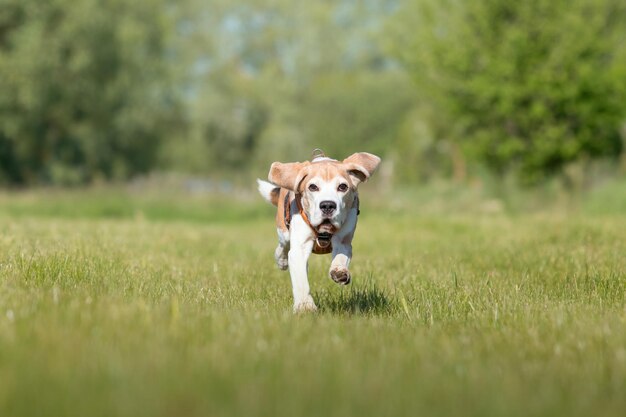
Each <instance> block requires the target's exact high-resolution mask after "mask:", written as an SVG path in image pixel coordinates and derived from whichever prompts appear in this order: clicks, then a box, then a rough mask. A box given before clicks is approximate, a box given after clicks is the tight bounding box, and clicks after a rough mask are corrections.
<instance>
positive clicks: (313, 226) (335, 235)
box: [257, 151, 381, 312]
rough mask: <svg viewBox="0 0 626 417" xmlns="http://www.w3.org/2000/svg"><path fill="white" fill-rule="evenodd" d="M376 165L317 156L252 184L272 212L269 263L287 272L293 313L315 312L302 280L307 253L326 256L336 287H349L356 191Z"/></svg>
mask: <svg viewBox="0 0 626 417" xmlns="http://www.w3.org/2000/svg"><path fill="white" fill-rule="evenodd" d="M380 161H381V159H380V158H379V157H377V156H376V155H372V154H370V153H367V152H359V153H355V154H353V155H351V156H349V157H348V158H346V159H344V160H343V161H337V160H335V159H331V158H327V157H326V156H324V154H323V153H321V151H320V152H319V153H317V154H314V157H313V160H312V161H310V162H309V161H306V162H291V163H281V162H274V163H273V164H272V166H271V168H270V172H269V175H268V179H269V182H267V181H262V180H260V179H259V180H257V182H258V188H259V192H260V193H261V195H262V196H263V198H265V199H266V200H267V201H268V202H270V203H272V204H273V205H275V206H276V207H277V213H276V227H277V231H278V246H277V247H276V251H275V253H274V258H275V259H276V264H277V265H278V267H279V268H280V269H282V270H286V269H289V274H290V275H291V285H292V289H293V298H294V304H293V309H294V312H302V311H315V310H317V307H316V305H315V302H314V301H313V298H312V297H311V294H310V290H309V281H308V277H307V269H308V268H307V266H308V259H309V256H310V255H311V253H315V254H326V253H332V262H331V264H330V270H329V275H330V277H331V278H332V279H333V281H335V282H336V283H338V284H342V285H347V284H349V283H350V281H351V275H350V271H349V270H348V267H349V266H350V259H351V258H352V238H353V237H354V231H355V229H356V224H357V218H358V215H359V195H358V191H357V188H358V186H359V184H361V183H362V182H365V181H367V180H368V179H369V178H370V177H371V176H372V174H374V172H375V171H376V168H378V165H379V164H380Z"/></svg>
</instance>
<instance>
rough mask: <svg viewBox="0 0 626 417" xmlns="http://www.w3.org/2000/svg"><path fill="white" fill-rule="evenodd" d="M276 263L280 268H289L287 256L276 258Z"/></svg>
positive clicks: (282, 269)
mask: <svg viewBox="0 0 626 417" xmlns="http://www.w3.org/2000/svg"><path fill="white" fill-rule="evenodd" d="M276 265H277V266H278V269H280V270H281V271H285V270H287V268H289V260H288V259H287V258H286V257H285V258H276Z"/></svg>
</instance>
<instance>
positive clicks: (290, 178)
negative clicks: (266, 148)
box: [267, 161, 311, 191]
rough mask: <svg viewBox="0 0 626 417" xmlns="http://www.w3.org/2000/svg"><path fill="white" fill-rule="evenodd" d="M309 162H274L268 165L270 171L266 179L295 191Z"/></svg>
mask: <svg viewBox="0 0 626 417" xmlns="http://www.w3.org/2000/svg"><path fill="white" fill-rule="evenodd" d="M309 165H311V163H310V162H308V161H307V162H290V163H287V164H283V163H282V162H274V163H273V164H272V166H271V167H270V173H269V174H268V176H267V179H268V180H269V181H270V182H271V183H272V184H275V185H278V186H279V187H282V188H286V189H288V190H291V191H297V190H298V187H299V186H300V183H301V182H302V181H303V180H304V178H305V177H306V175H307V173H308V170H307V169H306V168H307V167H308V166H309Z"/></svg>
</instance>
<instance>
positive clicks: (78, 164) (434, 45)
mask: <svg viewBox="0 0 626 417" xmlns="http://www.w3.org/2000/svg"><path fill="white" fill-rule="evenodd" d="M625 40H626V3H624V2H623V1H620V0H575V1H573V2H572V1H566V0H529V1H527V2H509V1H505V0H488V1H480V2H479V1H462V0H444V1H435V0H404V1H402V0H384V1H374V0H361V1H348V0H336V1H320V2H292V1H288V0H273V1H268V0H249V1H245V2H233V1H228V0H212V1H209V2H205V1H200V0H180V1H173V0H134V1H132V2H131V1H127V0H106V1H99V0H50V1H46V2H41V1H37V0H1V2H0V184H4V185H22V186H26V185H37V184H64V185H72V184H84V183H90V182H93V181H98V180H125V179H128V178H132V177H133V176H136V175H140V174H143V173H147V172H150V171H152V170H175V171H182V172H188V173H193V174H198V173H201V174H206V175H221V176H229V175H237V173H241V172H242V171H246V170H250V169H255V170H256V169H261V168H263V169H265V168H266V166H267V164H268V162H271V161H272V160H276V159H282V160H302V159H305V158H307V157H308V156H309V154H310V151H311V149H313V148H323V149H325V150H326V151H327V153H329V154H332V155H337V156H343V155H345V154H349V153H351V152H353V151H354V150H355V149H357V148H358V150H368V151H370V152H374V153H378V154H381V155H383V156H386V157H388V159H389V160H391V161H393V169H394V172H393V175H394V179H395V180H397V181H401V182H416V181H424V180H427V179H429V178H430V177H432V176H456V177H463V176H464V175H466V172H467V170H468V169H471V167H473V166H480V167H487V168H488V169H490V170H491V171H492V172H494V173H496V174H497V175H505V174H506V175H508V174H511V175H514V176H515V177H516V178H517V179H519V180H520V181H522V182H525V183H537V182H540V181H542V180H544V179H545V178H547V177H549V176H551V175H555V174H558V173H559V172H561V171H562V170H563V168H564V167H566V166H567V165H568V164H570V163H575V162H577V161H587V160H593V159H595V158H605V159H609V160H611V159H613V160H615V159H617V158H618V157H619V156H620V155H622V154H623V152H624V149H625V148H626V146H625V139H624V129H625V128H624V126H625V125H626V42H625Z"/></svg>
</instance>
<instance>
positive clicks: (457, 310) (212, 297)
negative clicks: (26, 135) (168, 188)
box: [0, 187, 626, 417]
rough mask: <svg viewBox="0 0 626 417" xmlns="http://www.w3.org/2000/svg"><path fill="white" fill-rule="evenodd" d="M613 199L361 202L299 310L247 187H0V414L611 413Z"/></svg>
mask: <svg viewBox="0 0 626 417" xmlns="http://www.w3.org/2000/svg"><path fill="white" fill-rule="evenodd" d="M624 191H626V189H625V188H624V187H621V188H619V187H618V188H615V189H614V190H613V191H611V189H609V190H608V191H607V190H604V191H600V192H598V193H596V194H593V195H589V196H586V197H585V198H583V199H582V200H581V203H580V204H579V205H578V206H577V207H576V208H574V209H566V208H563V207H557V208H552V209H544V210H533V211H525V210H522V209H519V207H518V208H517V209H516V207H512V206H511V204H504V207H503V208H502V207H500V205H499V204H494V203H493V202H491V203H490V202H487V203H485V204H482V205H481V203H470V202H467V201H465V200H463V199H462V198H460V199H457V200H455V202H454V204H450V205H447V204H446V203H445V198H444V199H443V201H444V202H443V203H442V202H439V203H437V202H432V201H426V200H424V199H423V196H422V197H420V195H421V194H419V193H418V194H416V195H412V196H410V197H407V198H405V199H404V200H399V201H397V202H392V203H389V204H387V203H384V204H382V203H381V202H380V201H381V199H380V198H376V196H375V195H374V194H373V193H370V194H367V195H365V196H364V197H363V198H362V200H363V201H362V205H363V213H362V215H361V218H360V223H359V227H358V230H357V234H356V239H355V244H354V247H355V256H354V259H353V264H352V267H351V270H352V273H353V284H352V285H351V286H349V287H339V286H337V285H336V284H334V283H333V282H332V281H331V280H330V279H329V278H328V277H327V275H326V272H327V265H328V262H329V258H328V257H327V256H325V257H320V256H318V257H313V258H312V263H311V265H310V282H311V287H312V290H313V292H314V294H313V295H314V298H315V300H316V302H317V304H318V306H319V307H320V311H319V312H318V313H317V314H308V315H301V316H294V315H293V314H292V313H291V302H292V300H291V289H290V282H289V278H288V275H287V273H284V272H281V271H279V270H278V269H277V268H276V267H275V265H274V262H273V256H272V254H273V249H274V247H275V244H276V243H275V231H274V228H273V220H272V216H273V212H272V208H271V207H269V206H265V205H262V204H261V203H260V197H259V198H258V199H249V200H248V199H238V200H237V201H234V202H229V199H225V198H218V199H208V198H193V197H189V196H184V195H174V196H163V195H161V196H147V197H145V196H143V197H132V196H131V194H130V193H127V192H98V191H90V192H45V191H40V192H30V193H18V194H15V193H10V194H6V193H5V194H2V195H0V416H3V417H11V416H44V415H45V416H90V417H96V416H103V417H104V416H107V417H110V416H129V417H131V416H132V417H141V416H246V417H248V416H273V417H274V416H350V415H353V416H443V415H453V416H524V417H527V416H592V415H593V416H620V417H621V416H624V415H626V256H625V254H626V210H623V208H624V207H626V205H624V204H623V202H624V201H626V200H625V198H624V196H625V195H626V194H625V193H624ZM620 193H622V194H620ZM616 194H617V197H616ZM620 195H621V196H620ZM387 205H388V207H387Z"/></svg>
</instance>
